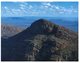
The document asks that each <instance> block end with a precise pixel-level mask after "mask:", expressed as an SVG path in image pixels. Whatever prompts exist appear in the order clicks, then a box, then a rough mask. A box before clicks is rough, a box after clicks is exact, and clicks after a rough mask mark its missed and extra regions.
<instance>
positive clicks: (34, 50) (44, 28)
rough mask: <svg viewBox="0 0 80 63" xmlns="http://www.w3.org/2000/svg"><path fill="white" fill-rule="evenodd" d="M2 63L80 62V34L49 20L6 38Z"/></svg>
mask: <svg viewBox="0 0 80 63" xmlns="http://www.w3.org/2000/svg"><path fill="white" fill-rule="evenodd" d="M1 45H2V46H1V47H2V51H1V52H2V54H1V55H2V56H1V60H2V61H78V34H77V33H75V32H73V31H71V30H69V29H66V28H64V27H62V26H59V25H57V24H55V23H52V22H50V21H48V20H46V19H39V20H36V21H35V22H33V23H32V24H31V26H30V27H28V28H27V29H25V30H24V31H22V32H20V33H18V34H16V35H14V36H12V37H10V38H8V39H3V38H2V44H1Z"/></svg>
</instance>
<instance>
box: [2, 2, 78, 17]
mask: <svg viewBox="0 0 80 63" xmlns="http://www.w3.org/2000/svg"><path fill="white" fill-rule="evenodd" d="M1 16H2V17H22V16H47V17H77V16H78V2H1Z"/></svg>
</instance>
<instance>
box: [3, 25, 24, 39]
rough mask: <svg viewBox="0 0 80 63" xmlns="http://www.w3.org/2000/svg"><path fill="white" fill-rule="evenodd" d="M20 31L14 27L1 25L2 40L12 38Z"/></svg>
mask: <svg viewBox="0 0 80 63" xmlns="http://www.w3.org/2000/svg"><path fill="white" fill-rule="evenodd" d="M21 31H22V29H21V28H18V27H15V26H11V25H5V24H2V25H1V37H3V38H8V37H11V36H14V35H16V34H17V33H19V32H21Z"/></svg>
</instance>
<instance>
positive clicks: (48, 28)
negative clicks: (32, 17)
mask: <svg viewBox="0 0 80 63" xmlns="http://www.w3.org/2000/svg"><path fill="white" fill-rule="evenodd" d="M53 29H55V31H56V29H58V25H56V24H54V23H52V22H50V21H48V20H46V19H39V20H36V21H35V22H33V23H32V25H31V26H30V30H31V31H32V30H33V32H32V33H41V34H42V33H50V32H52V31H53ZM55 31H54V32H55Z"/></svg>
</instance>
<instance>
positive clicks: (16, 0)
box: [0, 0, 80, 63]
mask: <svg viewBox="0 0 80 63" xmlns="http://www.w3.org/2000/svg"><path fill="white" fill-rule="evenodd" d="M4 1H7V2H25V1H29V2H31V1H32V2H36V1H37V2H79V3H80V1H79V0H0V8H1V2H4ZM78 6H79V8H78V9H79V10H78V11H80V4H79V5H78ZM0 14H1V10H0ZM79 16H80V12H79V13H78V25H79V24H80V22H79V21H80V19H79ZM0 17H1V15H0ZM79 28H80V25H79V27H78V39H79V41H78V48H79V52H80V46H79V45H80V43H79V42H80V37H79V36H80V29H79ZM0 35H1V19H0ZM0 38H1V36H0ZM0 45H1V39H0ZM79 52H78V53H79ZM0 56H1V48H0ZM79 57H80V54H79ZM0 58H1V57H0ZM5 62H6V63H8V62H7V61H5ZM12 62H15V63H16V62H21V63H23V62H24V63H25V62H27V63H32V62H33V63H39V62H40V61H12ZM46 62H47V63H49V61H46ZM46 62H42V61H41V63H46ZM50 62H51V63H63V62H65V63H68V62H70V61H50ZM78 62H79V60H78ZM78 62H74V61H71V62H70V63H78ZM2 63H3V62H2Z"/></svg>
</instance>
